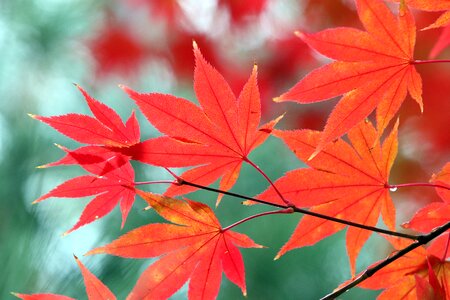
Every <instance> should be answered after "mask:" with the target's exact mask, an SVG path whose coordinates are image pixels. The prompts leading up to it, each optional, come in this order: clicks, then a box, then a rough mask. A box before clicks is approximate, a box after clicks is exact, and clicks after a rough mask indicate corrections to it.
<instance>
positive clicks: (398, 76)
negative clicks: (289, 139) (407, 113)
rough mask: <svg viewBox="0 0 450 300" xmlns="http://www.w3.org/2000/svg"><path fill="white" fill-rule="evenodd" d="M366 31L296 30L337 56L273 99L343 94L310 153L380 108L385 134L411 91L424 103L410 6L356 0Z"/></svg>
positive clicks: (322, 50) (315, 98)
mask: <svg viewBox="0 0 450 300" xmlns="http://www.w3.org/2000/svg"><path fill="white" fill-rule="evenodd" d="M356 2H357V8H358V15H359V18H360V20H361V22H362V24H363V25H364V28H365V29H366V31H361V30H358V29H355V28H347V27H341V28H333V29H328V30H324V31H321V32H318V33H315V34H307V33H298V35H299V37H300V38H301V39H303V40H304V41H305V42H306V43H307V44H309V46H311V47H312V48H314V49H315V50H317V51H319V52H320V53H322V54H323V55H325V56H327V57H329V58H332V59H335V60H337V61H336V62H332V63H330V64H328V65H326V66H323V67H321V68H319V69H317V70H314V71H313V72H311V73H309V74H308V75H307V76H306V77H305V78H303V79H302V80H300V82H298V83H297V84H296V85H295V86H294V87H293V88H292V89H291V90H289V91H288V92H287V93H285V94H283V95H281V96H280V97H278V98H275V99H274V100H275V101H287V100H291V101H297V102H300V103H313V102H318V101H323V100H326V99H329V98H332V97H335V96H338V95H341V94H344V96H343V97H342V98H341V100H340V102H339V103H338V104H337V105H336V107H335V108H334V110H333V111H332V113H331V114H330V116H329V118H328V121H327V124H326V125H325V128H324V133H323V135H322V137H321V140H320V142H319V143H318V145H317V150H316V151H315V152H314V153H313V155H312V156H314V155H315V154H317V153H318V152H319V151H320V150H322V149H323V148H324V146H325V145H326V144H328V143H329V142H331V141H333V140H334V139H336V138H338V137H340V136H341V135H343V134H344V133H346V132H348V130H350V129H351V128H353V127H354V126H355V125H356V124H358V123H359V122H360V121H361V120H363V119H364V118H366V117H367V116H368V115H369V114H370V113H371V112H372V111H373V110H374V109H375V108H377V114H376V117H377V129H378V131H379V133H380V134H381V133H382V131H383V130H384V129H385V128H386V126H387V125H388V123H389V121H390V120H391V119H392V118H393V117H394V115H395V114H396V112H397V111H398V109H399V108H400V106H401V104H402V102H403V100H404V99H405V97H406V94H407V91H409V93H410V95H411V96H412V97H413V98H414V99H415V100H416V101H417V102H418V103H419V105H420V106H421V107H422V96H421V94H422V81H421V78H420V75H419V74H418V73H417V71H416V69H415V67H414V65H413V61H414V58H413V51H414V44H415V40H416V28H415V25H414V19H413V16H412V15H411V13H410V12H409V11H408V9H407V7H406V6H401V9H400V13H399V16H398V17H396V16H395V15H394V14H393V13H392V12H391V11H390V10H389V9H388V8H387V7H386V5H385V4H384V3H383V2H382V1H380V0H357V1H356Z"/></svg>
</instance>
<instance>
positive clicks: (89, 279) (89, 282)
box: [13, 257, 116, 300]
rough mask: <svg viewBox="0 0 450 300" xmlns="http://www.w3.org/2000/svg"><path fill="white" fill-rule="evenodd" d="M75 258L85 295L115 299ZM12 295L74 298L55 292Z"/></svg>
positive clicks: (28, 299) (37, 299)
mask: <svg viewBox="0 0 450 300" xmlns="http://www.w3.org/2000/svg"><path fill="white" fill-rule="evenodd" d="M75 260H76V262H77V264H78V267H79V268H80V271H81V274H82V275H83V279H84V285H85V287H86V295H87V297H88V299H89V300H115V299H116V297H115V296H114V294H113V293H112V292H111V291H110V290H109V288H108V287H107V286H105V285H104V284H103V283H102V282H101V281H100V280H99V279H98V278H97V277H96V276H95V275H94V274H92V273H91V272H90V271H89V270H88V269H87V268H86V267H85V266H84V265H83V264H82V263H81V261H80V260H79V259H78V258H77V257H75ZM13 295H14V296H16V297H18V298H20V299H22V300H74V298H70V297H67V296H63V295H56V294H32V295H28V294H18V293H13Z"/></svg>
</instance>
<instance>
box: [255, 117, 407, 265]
mask: <svg viewBox="0 0 450 300" xmlns="http://www.w3.org/2000/svg"><path fill="white" fill-rule="evenodd" d="M397 126H398V122H397V124H396V126H395V127H394V129H393V130H392V131H391V133H390V134H389V136H388V137H387V138H386V139H385V140H384V142H383V144H382V145H380V142H379V140H378V139H379V133H378V132H377V131H376V130H375V128H374V127H373V125H372V124H371V123H370V122H368V121H363V122H361V123H359V124H358V125H357V126H356V127H354V128H353V129H352V130H350V131H349V133H348V137H349V139H350V142H351V144H350V145H349V144H348V143H346V142H345V141H343V140H341V139H339V140H337V141H335V142H334V143H331V144H328V145H327V146H326V147H325V148H324V149H323V150H322V151H321V152H320V153H319V154H317V156H316V157H314V158H313V159H312V160H310V161H307V159H308V157H310V155H311V153H313V152H314V149H316V147H317V145H318V144H319V143H320V141H321V133H320V132H317V131H312V130H296V131H278V130H277V131H274V134H275V136H277V137H279V138H281V139H283V141H284V142H285V143H286V144H287V145H288V147H289V148H290V149H291V150H292V151H293V152H294V153H295V154H296V155H297V157H298V158H299V159H300V160H302V161H306V162H307V164H308V165H309V166H310V167H311V168H308V169H297V170H294V171H290V172H288V173H287V174H286V175H285V176H283V177H281V178H280V179H278V180H277V181H276V182H275V186H276V187H277V188H278V190H279V191H280V192H281V194H283V196H284V198H285V199H286V200H288V201H290V202H291V203H293V204H294V205H295V206H297V207H311V211H314V212H316V213H320V214H323V215H328V216H333V217H337V218H340V219H344V220H349V221H353V222H356V223H359V224H364V225H368V226H375V225H376V224H377V222H378V218H379V216H380V214H381V216H382V217H383V221H384V223H385V224H386V225H387V226H388V227H389V229H390V230H395V207H394V205H393V203H392V199H391V197H390V195H389V190H388V188H387V186H388V178H389V171H390V169H391V167H392V164H393V162H394V159H395V156H396V155H397ZM257 198H259V199H263V200H266V201H270V202H273V203H277V204H283V203H282V202H281V200H278V198H277V194H276V192H275V190H274V188H273V187H270V188H269V189H268V190H266V191H265V192H264V193H262V194H261V195H259V196H258V197H257ZM344 227H345V225H343V224H339V223H336V222H332V221H327V220H323V219H318V218H316V217H312V216H304V217H303V218H302V219H301V220H300V223H299V224H298V226H297V228H296V229H295V231H294V233H293V234H292V236H291V238H290V239H289V241H288V242H287V243H286V244H285V245H284V246H283V247H282V248H281V250H280V251H279V253H278V255H277V257H280V256H281V255H283V254H284V253H285V252H287V251H289V250H292V249H295V248H299V247H303V246H309V245H313V244H315V243H316V242H318V241H319V240H321V239H323V238H325V237H327V236H329V235H332V234H334V233H336V232H337V231H339V230H341V229H343V228H344ZM371 234H372V232H371V231H369V230H363V229H360V228H355V227H350V228H349V229H348V230H347V252H348V255H349V258H350V266H351V271H352V274H354V272H355V264H356V258H357V256H358V254H359V252H360V250H361V248H362V247H363V245H364V243H365V242H366V241H367V239H368V238H369V236H370V235H371Z"/></svg>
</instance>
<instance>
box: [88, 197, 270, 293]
mask: <svg viewBox="0 0 450 300" xmlns="http://www.w3.org/2000/svg"><path fill="white" fill-rule="evenodd" d="M139 195H140V196H141V197H143V198H144V199H145V200H146V201H147V202H148V204H149V205H151V206H152V207H153V208H154V209H155V211H156V212H157V213H158V214H160V215H161V216H162V217H163V218H165V219H166V220H168V221H170V222H173V223H175V224H178V225H175V224H149V225H145V226H142V227H139V228H137V229H134V230H132V231H130V232H128V233H126V234H124V235H122V236H121V237H119V238H118V239H117V240H115V241H113V242H112V243H110V244H108V245H106V246H103V247H100V248H96V249H94V250H92V251H90V252H89V253H88V255H90V254H99V253H107V254H112V255H117V256H121V257H128V258H150V257H158V256H161V255H163V256H162V257H161V258H160V259H159V260H158V261H156V262H155V263H153V264H152V265H150V267H148V269H147V270H145V271H144V272H143V274H142V275H141V277H140V278H139V280H138V282H137V284H136V286H135V287H134V289H133V290H132V291H131V293H130V295H129V297H128V299H130V300H132V299H166V298H168V297H170V296H171V295H172V294H173V293H175V292H176V291H177V290H178V289H179V288H181V287H182V286H183V284H184V283H185V282H186V281H187V280H188V279H189V278H190V282H189V292H188V294H189V299H215V298H216V296H217V294H218V293H219V288H220V282H221V278H222V272H225V275H226V276H227V277H228V279H230V280H231V281H232V282H233V283H235V284H236V285H238V286H239V287H240V288H241V290H242V293H243V294H244V295H246V285H245V271H244V262H243V259H242V255H241V253H240V251H239V249H238V248H237V247H246V248H249V247H255V248H261V247H262V246H260V245H258V244H255V243H254V242H253V241H252V240H251V239H250V238H249V237H247V236H246V235H243V234H240V233H237V232H233V231H231V230H226V231H223V230H222V227H221V226H220V224H219V221H218V220H217V218H216V216H215V214H214V212H213V211H212V210H211V209H210V208H209V207H208V206H207V205H205V204H203V203H199V202H195V201H191V200H186V201H182V200H177V199H173V198H169V197H166V196H161V195H155V194H152V193H147V192H142V191H139Z"/></svg>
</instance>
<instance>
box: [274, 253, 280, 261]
mask: <svg viewBox="0 0 450 300" xmlns="http://www.w3.org/2000/svg"><path fill="white" fill-rule="evenodd" d="M280 257H281V254H280V253H278V254H277V256H275V257H274V258H273V260H278V259H279V258H280Z"/></svg>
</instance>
